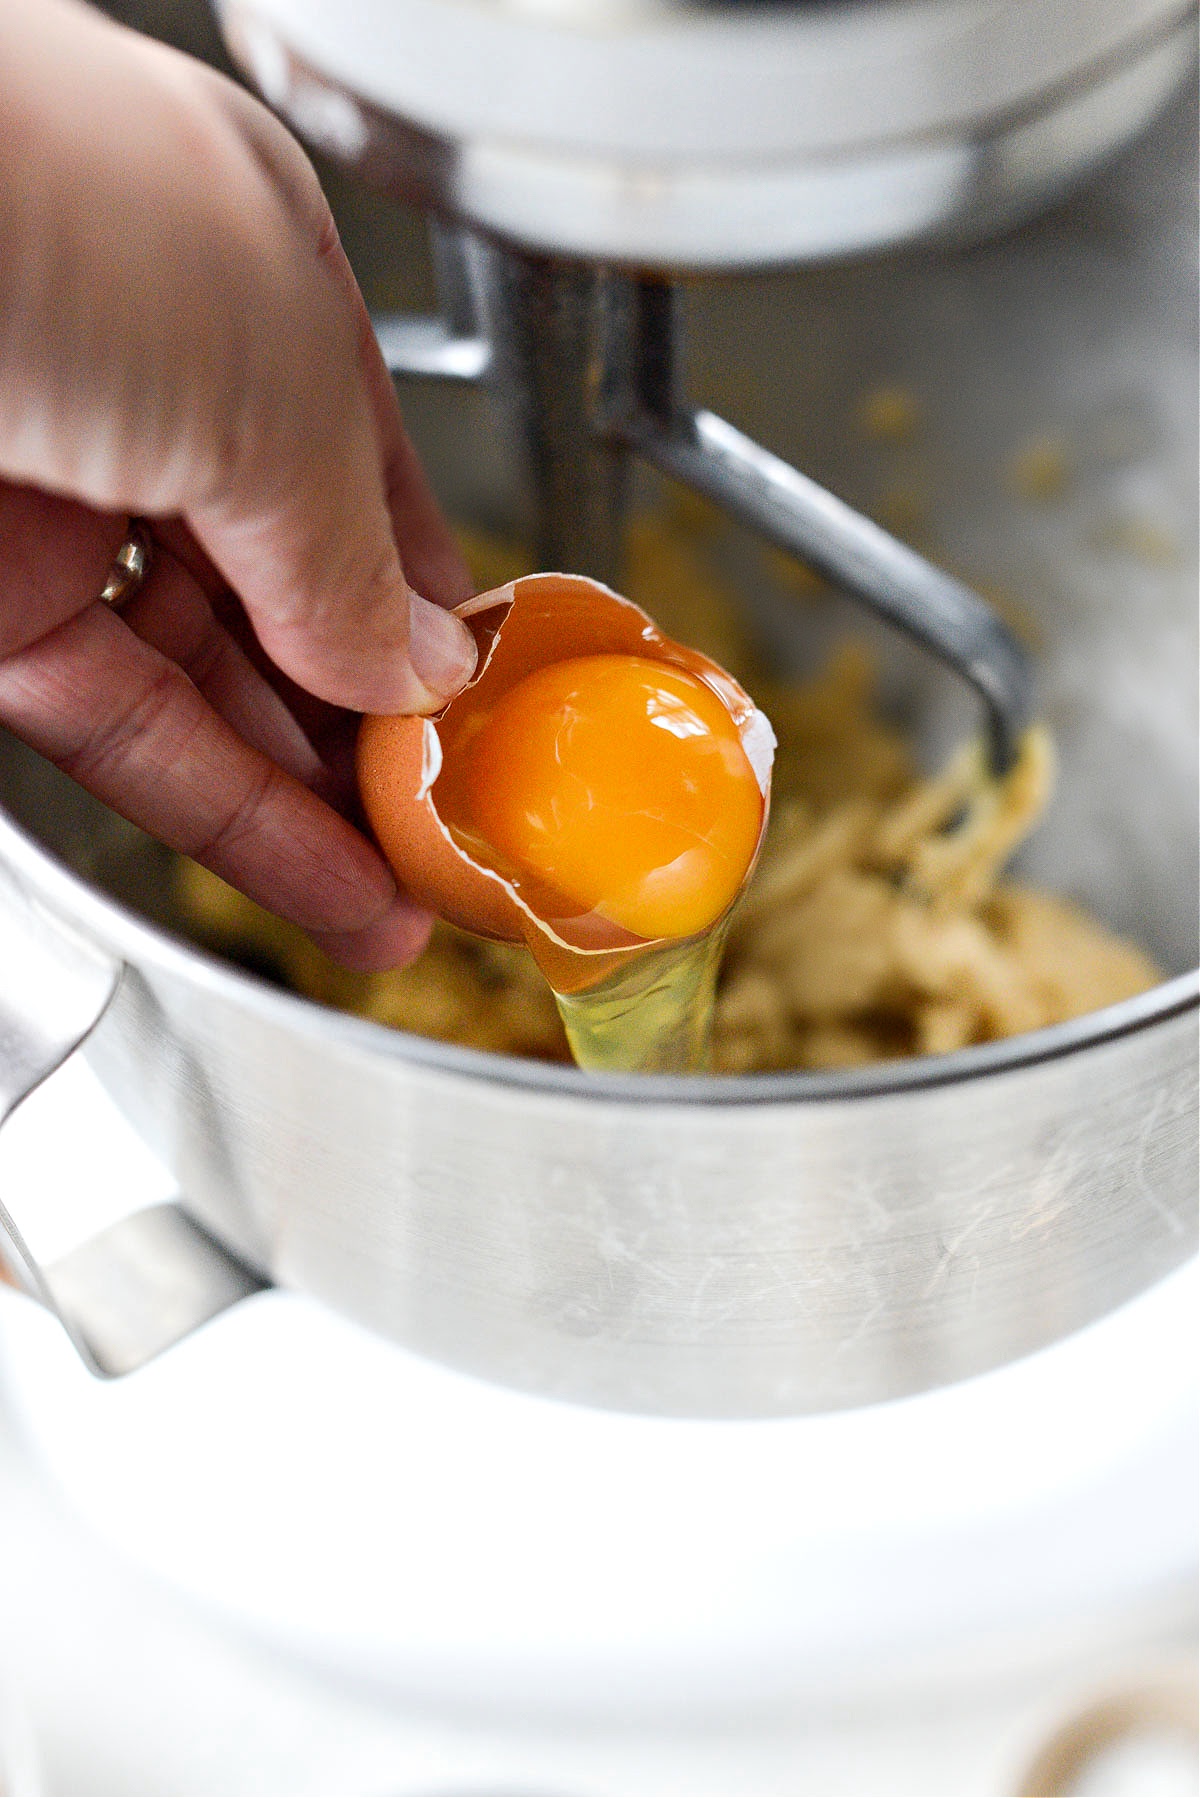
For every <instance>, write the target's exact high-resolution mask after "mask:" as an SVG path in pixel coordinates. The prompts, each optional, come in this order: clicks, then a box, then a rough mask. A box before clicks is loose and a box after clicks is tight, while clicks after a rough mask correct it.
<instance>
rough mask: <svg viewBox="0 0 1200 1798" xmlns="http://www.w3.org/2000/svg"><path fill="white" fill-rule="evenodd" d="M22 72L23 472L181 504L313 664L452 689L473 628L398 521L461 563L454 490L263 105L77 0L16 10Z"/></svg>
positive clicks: (394, 693) (16, 102) (286, 640)
mask: <svg viewBox="0 0 1200 1798" xmlns="http://www.w3.org/2000/svg"><path fill="white" fill-rule="evenodd" d="M0 70H2V71H3V79H2V80H0V107H2V108H4V109H6V111H5V116H4V118H3V120H2V121H0V122H2V123H3V126H4V133H5V136H6V141H9V142H14V143H15V144H16V145H17V147H18V149H19V151H20V153H21V156H22V164H21V166H22V180H21V183H19V184H0V189H3V191H2V192H0V363H2V364H3V366H4V368H5V381H4V383H3V391H0V469H6V470H7V471H8V472H9V473H10V474H11V475H13V476H14V477H16V478H19V479H22V480H25V481H27V482H29V483H31V484H36V485H39V486H41V487H44V488H53V489H56V490H59V491H64V492H69V493H72V494H74V495H77V496H78V497H80V498H83V499H85V500H87V501H89V502H90V503H91V504H93V505H95V506H97V507H99V508H102V509H110V510H113V511H127V512H130V511H132V512H144V513H149V514H151V515H154V516H165V515H182V516H184V517H185V518H187V519H188V521H189V523H190V524H191V526H192V529H193V531H194V533H195V536H196V537H197V539H198V540H199V542H200V544H201V545H202V547H203V548H204V550H205V551H206V552H207V554H208V555H209V556H210V557H211V559H212V561H213V562H214V563H215V564H216V566H217V567H218V568H219V569H220V571H221V574H222V575H223V576H224V578H225V579H226V580H227V581H228V582H229V584H230V585H231V586H233V587H234V588H235V590H236V591H237V593H238V594H239V596H240V598H241V599H242V601H243V603H244V604H245V606H246V608H247V610H248V612H249V614H250V616H251V618H252V620H253V622H254V625H255V629H256V631H257V632H258V634H259V637H260V640H261V641H262V643H263V645H264V647H265V648H266V649H267V651H268V653H269V654H270V655H271V657H272V658H273V659H274V660H275V661H276V662H277V663H278V664H279V665H280V666H281V667H282V668H283V669H284V670H285V672H287V673H288V674H290V675H291V676H292V677H293V678H294V679H296V680H297V681H298V682H300V684H301V685H303V686H305V687H307V688H308V689H309V690H311V691H313V692H315V693H317V694H318V695H320V696H321V697H322V698H324V699H327V700H330V701H332V702H333V703H335V704H338V705H343V706H348V707H351V708H353V709H355V710H364V709H371V710H386V711H403V710H422V711H427V710H430V709H433V708H436V706H438V705H440V704H441V703H442V702H443V701H444V700H445V699H446V698H447V697H448V696H449V695H450V693H452V692H453V691H455V690H457V688H458V687H459V686H460V685H461V684H462V682H463V680H464V679H465V678H466V677H467V675H468V674H469V672H470V670H471V668H472V666H473V662H474V653H475V652H474V643H473V640H472V639H471V637H470V635H469V633H468V632H467V631H466V630H465V629H464V628H463V626H462V625H461V624H460V623H459V622H458V621H457V620H456V619H453V618H452V617H450V616H449V615H448V614H447V613H445V612H444V611H443V610H442V609H441V608H440V607H439V608H434V607H430V606H428V605H426V604H424V603H422V602H420V601H418V600H416V599H415V598H414V596H413V595H412V594H410V591H409V587H408V584H407V582H406V579H405V575H404V572H403V569H402V565H401V557H400V552H399V548H398V544H397V536H396V532H397V528H398V527H397V523H396V520H397V519H398V520H399V521H400V524H399V528H400V534H401V536H402V538H403V539H404V541H405V543H406V545H408V546H410V548H411V549H412V550H413V551H414V552H415V553H416V556H417V562H418V564H419V565H420V566H421V568H422V570H423V573H424V574H426V575H429V576H430V577H432V578H439V579H450V577H449V576H448V575H445V574H443V575H442V576H439V575H438V570H439V568H441V569H442V570H443V571H444V570H446V569H447V568H448V567H449V552H448V551H447V550H446V547H445V541H444V539H442V540H441V547H440V548H435V549H433V550H431V551H429V552H427V553H425V559H424V560H423V561H422V553H423V552H422V550H421V547H420V546H421V544H422V543H423V542H424V540H425V539H426V538H427V537H428V536H429V535H430V533H431V532H432V533H433V534H434V535H435V536H436V534H437V530H438V527H437V526H436V525H435V523H434V520H435V519H436V509H435V508H434V507H433V505H432V501H431V498H430V496H429V494H428V490H427V489H426V488H425V487H424V484H423V481H422V480H421V479H420V477H419V476H418V475H417V474H416V473H415V465H414V464H413V462H412V459H411V452H407V451H406V450H405V449H404V447H403V445H402V442H401V439H402V433H400V428H399V425H398V422H397V421H396V420H395V418H394V416H393V417H392V418H391V422H390V423H389V424H388V425H387V431H388V434H389V437H390V438H392V439H393V441H392V442H391V445H390V447H389V446H388V444H383V443H381V439H380V427H379V422H378V419H377V412H378V409H379V406H380V404H381V400H382V398H383V396H382V393H381V391H379V390H377V389H376V386H375V385H374V383H375V382H377V379H378V376H377V373H376V374H373V375H368V374H367V373H366V372H365V367H366V364H365V363H364V356H365V355H366V354H367V347H368V346H367V343H366V336H365V330H364V318H363V314H362V308H361V301H359V302H357V304H354V303H352V302H351V298H350V297H349V295H348V293H347V290H346V286H345V282H344V279H343V278H342V277H341V276H340V275H339V274H338V273H337V272H336V267H337V256H336V254H334V253H333V248H332V246H333V244H334V242H335V239H334V237H333V234H332V230H331V227H329V226H328V225H327V223H324V222H322V223H321V225H320V228H319V229H318V230H316V231H314V228H313V226H314V217H313V215H312V212H311V210H310V212H309V213H308V214H304V213H302V214H301V215H300V216H297V213H296V211H295V209H294V199H293V197H292V190H291V189H289V187H288V185H287V183H281V182H280V180H279V179H278V177H277V175H276V174H275V173H274V172H273V170H272V169H271V167H270V166H269V165H268V163H267V162H266V161H264V158H263V157H262V156H261V155H260V154H259V153H257V152H256V150H255V149H254V148H253V147H252V145H251V143H250V142H249V141H248V138H247V133H246V129H245V125H244V120H245V116H246V110H247V108H248V107H252V103H251V102H249V101H238V102H237V103H236V104H235V103H234V102H233V101H232V100H229V101H228V103H227V104H224V105H222V104H218V103H217V102H216V101H215V100H214V97H213V96H214V91H216V90H218V89H220V91H222V92H226V91H227V90H225V88H224V86H223V84H221V83H219V82H218V78H216V77H214V76H212V75H211V74H208V73H206V72H204V71H200V70H199V69H198V65H195V64H193V63H191V62H189V60H188V59H187V58H183V57H180V56H178V55H177V54H176V53H174V52H172V51H169V50H167V49H166V48H165V47H163V46H161V45H154V44H151V43H149V42H148V41H147V40H144V39H138V38H136V37H135V36H133V35H132V34H129V33H127V32H123V31H121V30H119V29H118V28H116V27H114V26H112V25H111V24H109V23H108V22H106V21H104V20H103V19H102V18H101V17H100V16H99V15H98V14H95V13H93V12H91V10H90V9H87V8H83V7H76V6H71V5H67V4H64V0H36V4H35V3H33V0H26V3H24V4H17V5H15V6H9V7H0ZM228 92H230V93H231V92H232V90H228ZM97 93H114V94H119V95H120V96H121V119H122V129H121V130H120V131H119V132H114V131H113V130H112V128H111V119H110V117H109V114H108V110H107V109H106V108H104V107H97V106H96V105H95V95H96V94H97ZM271 129H272V131H274V132H276V133H277V132H278V129H279V128H278V127H272V128H271ZM292 154H293V160H294V157H296V156H299V155H300V153H299V152H298V151H296V152H294V153H292ZM301 160H302V159H301ZM305 166H306V165H305ZM10 188H11V189H12V191H11V192H10V191H9V189H10ZM317 217H318V218H319V217H320V214H319V210H318V212H317ZM114 245H119V246H120V254H119V255H114V254H113V246H114ZM390 404H391V405H392V406H393V407H394V401H392V402H390ZM397 446H399V447H397ZM393 513H394V514H395V516H393ZM443 528H444V527H443Z"/></svg>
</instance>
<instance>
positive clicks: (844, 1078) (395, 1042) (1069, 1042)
mask: <svg viewBox="0 0 1200 1798" xmlns="http://www.w3.org/2000/svg"><path fill="white" fill-rule="evenodd" d="M6 869H7V870H8V871H10V872H11V873H15V874H16V876H17V877H18V881H19V882H20V884H21V885H22V887H23V888H24V890H25V891H26V893H27V894H32V895H33V896H34V897H36V898H37V899H39V900H41V901H43V902H44V903H45V904H46V905H48V906H49V908H50V910H51V912H52V913H53V916H54V918H55V920H56V922H57V923H59V924H60V925H61V926H63V928H64V930H65V932H68V933H69V932H74V933H75V934H78V932H79V931H80V930H81V929H82V930H83V931H84V932H85V933H87V932H90V933H91V937H92V940H93V942H95V940H96V939H99V942H100V945H101V947H102V948H103V949H104V950H106V951H107V952H108V953H110V954H113V955H114V957H115V958H116V959H118V960H119V961H120V962H121V964H122V965H123V967H125V968H128V969H131V970H134V971H140V970H141V969H142V968H143V967H149V968H154V969H158V970H160V971H162V972H163V973H164V974H166V975H167V976H168V977H173V978H175V979H182V980H185V981H186V982H188V983H189V984H191V985H192V986H194V987H198V988H199V989H201V990H202V991H206V992H208V993H215V994H217V995H218V996H222V997H225V998H226V999H227V1000H228V1001H230V1002H232V1003H236V1004H240V1005H242V1006H243V1007H244V1008H246V1009H248V1010H249V1011H250V1012H252V1013H254V1014H257V1015H259V1016H261V1017H263V1018H265V1019H267V1020H270V1021H274V1022H276V1023H279V1024H283V1025H286V1026H287V1027H289V1028H292V1029H299V1030H301V1031H302V1032H303V1033H304V1034H306V1035H320V1036H322V1037H324V1038H326V1039H327V1040H329V1041H330V1042H331V1043H334V1044H337V1045H338V1046H339V1048H341V1049H342V1050H349V1051H351V1052H355V1053H357V1054H359V1055H361V1056H363V1057H364V1058H366V1059H368V1060H371V1061H374V1062H377V1061H378V1060H379V1059H380V1058H381V1057H382V1058H383V1059H384V1060H386V1061H400V1062H405V1063H409V1064H415V1065H416V1066H418V1067H420V1068H422V1069H423V1070H426V1071H429V1072H433V1073H444V1074H448V1075H452V1076H458V1077H459V1078H463V1079H467V1080H469V1081H471V1082H473V1083H478V1082H482V1083H484V1084H487V1085H492V1086H505V1087H514V1088H519V1089H525V1090H527V1091H528V1090H533V1091H539V1092H542V1093H548V1094H557V1095H559V1096H561V1097H564V1098H572V1099H578V1098H584V1099H588V1100H591V1101H597V1100H600V1099H605V1100H608V1101H610V1102H612V1103H622V1104H636V1105H645V1104H658V1105H670V1104H683V1105H694V1104H701V1105H705V1106H718V1107H732V1106H739V1107H740V1106H745V1105H779V1104H785V1103H791V1104H804V1105H812V1104H816V1103H825V1104H828V1103H831V1102H842V1101H855V1100H863V1099H869V1098H877V1097H884V1096H890V1095H892V1094H897V1093H901V1092H912V1091H923V1090H928V1089H930V1088H934V1087H941V1086H951V1085H958V1084H963V1083H966V1082H969V1081H973V1080H977V1079H981V1078H984V1077H986V1076H988V1075H991V1074H997V1073H1003V1072H1010V1071H1015V1070H1017V1069H1022V1068H1028V1067H1033V1066H1037V1065H1039V1064H1041V1063H1045V1062H1052V1061H1059V1060H1062V1059H1063V1058H1064V1057H1066V1056H1070V1055H1074V1054H1078V1053H1080V1052H1082V1051H1084V1050H1088V1049H1092V1048H1097V1047H1099V1046H1101V1045H1103V1044H1105V1043H1110V1042H1114V1041H1117V1040H1119V1039H1121V1038H1123V1037H1127V1036H1132V1035H1136V1034H1139V1033H1141V1032H1142V1031H1145V1030H1148V1029H1152V1028H1154V1027H1155V1026H1156V1025H1159V1024H1163V1023H1166V1022H1168V1021H1169V1020H1170V1019H1172V1018H1176V1017H1179V1016H1181V1015H1184V1014H1186V1013H1187V1012H1189V1011H1193V1010H1196V1009H1197V1008H1198V1007H1200V970H1193V971H1191V972H1188V973H1185V974H1177V975H1173V976H1172V977H1171V978H1169V979H1168V980H1165V981H1163V982H1162V983H1160V984H1159V985H1158V986H1155V987H1151V988H1150V989H1149V991H1147V992H1145V993H1139V994H1137V995H1136V996H1135V997H1134V998H1132V999H1122V1000H1119V1001H1118V1002H1117V1003H1116V1004H1113V1005H1107V1006H1105V1007H1103V1009H1101V1010H1099V1011H1093V1012H1088V1013H1085V1014H1084V1015H1083V1016H1082V1017H1078V1018H1071V1019H1068V1020H1067V1021H1066V1022H1065V1023H1061V1024H1051V1025H1049V1026H1047V1027H1046V1028H1044V1029H1042V1030H1035V1031H1028V1032H1026V1033H1024V1034H1023V1035H1020V1036H1011V1037H1005V1038H1003V1039H1002V1040H1000V1041H998V1042H992V1043H983V1044H979V1045H977V1046H975V1047H973V1048H968V1049H959V1050H955V1051H953V1052H952V1053H950V1054H946V1055H920V1056H910V1057H906V1058H905V1059H903V1060H895V1061H880V1062H874V1063H872V1064H870V1066H868V1067H862V1068H849V1069H838V1070H822V1071H816V1070H809V1071H800V1072H781V1073H769V1074H594V1073H584V1072H583V1070H582V1069H580V1068H576V1067H569V1066H567V1065H565V1064H563V1063H560V1062H544V1061H534V1060H531V1059H527V1058H525V1057H522V1056H516V1055H501V1054H497V1053H496V1052H494V1051H492V1050H488V1049H470V1048H465V1047H462V1046H460V1045H458V1044H455V1043H445V1042H441V1041H438V1040H437V1039H435V1038H431V1037H423V1036H416V1035H413V1034H412V1033H411V1032H409V1031H405V1030H398V1029H395V1028H394V1027H392V1026H390V1025H387V1024H380V1023H377V1022H375V1021H374V1020H373V1019H370V1018H360V1017H355V1016H354V1015H353V1014H351V1013H349V1012H342V1011H337V1010H335V1009H334V1008H332V1007H331V1006H326V1005H321V1004H319V1003H317V1002H316V1001H315V1000H312V999H306V998H304V997H303V996H302V995H300V994H298V993H290V992H287V991H286V990H284V989H282V988H280V987H276V986H273V985H272V984H271V983H270V982H268V981H266V980H263V979H261V978H260V977H259V976H257V975H255V974H251V973H249V972H248V971H246V970H245V969H242V968H239V967H236V966H235V965H233V964H231V963H229V962H225V961H222V960H221V959H220V957H218V956H216V955H214V954H212V953H210V952H209V951H207V950H205V949H201V948H199V947H197V946H196V945H195V944H192V943H189V942H187V941H186V940H185V939H183V938H182V937H179V936H176V935H175V934H174V933H173V932H171V931H169V930H167V929H165V928H164V927H162V926H160V925H157V924H154V923H151V922H150V920H149V919H147V918H144V917H142V916H141V915H140V914H139V913H138V912H136V911H134V910H132V909H131V908H130V907H128V906H126V905H124V904H122V903H121V901H119V900H117V899H114V898H112V897H111V895H109V894H108V893H105V892H104V891H103V890H102V889H101V888H100V887H98V886H95V885H93V883H92V882H91V881H89V880H86V879H84V878H83V877H82V876H81V875H79V874H76V873H75V872H74V870H73V869H71V868H70V867H69V866H68V865H67V863H66V862H65V861H63V860H62V858H61V857H60V856H58V855H57V854H56V853H55V852H53V851H52V850H49V849H47V848H46V846H45V845H44V844H43V843H41V842H40V841H39V840H38V839H37V837H36V836H34V835H33V834H32V833H31V832H30V831H28V830H26V829H25V828H24V827H23V826H21V825H19V824H17V822H16V821H15V819H14V818H13V817H12V815H11V813H9V812H8V811H7V809H6V808H5V807H4V806H0V873H3V871H4V870H6Z"/></svg>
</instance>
